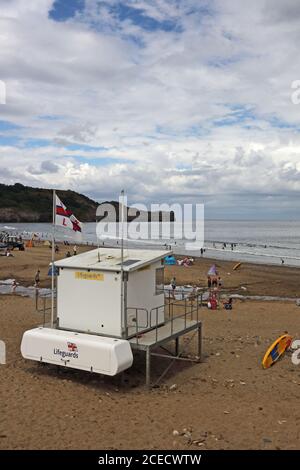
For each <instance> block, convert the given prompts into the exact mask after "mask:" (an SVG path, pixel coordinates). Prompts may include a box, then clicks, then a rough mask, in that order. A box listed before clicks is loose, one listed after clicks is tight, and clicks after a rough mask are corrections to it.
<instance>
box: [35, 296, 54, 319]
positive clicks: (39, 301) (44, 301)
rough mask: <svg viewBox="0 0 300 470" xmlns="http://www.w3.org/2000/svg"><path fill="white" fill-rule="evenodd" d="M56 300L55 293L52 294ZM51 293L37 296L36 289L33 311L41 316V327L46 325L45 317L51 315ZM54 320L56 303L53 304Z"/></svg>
mask: <svg viewBox="0 0 300 470" xmlns="http://www.w3.org/2000/svg"><path fill="white" fill-rule="evenodd" d="M54 296H55V300H56V292H55V293H54ZM51 298H52V295H51V292H49V294H43V295H39V293H38V289H37V290H36V294H35V311H36V312H38V313H42V314H43V326H45V325H46V315H47V314H51ZM54 318H56V302H54Z"/></svg>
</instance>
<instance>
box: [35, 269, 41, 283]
mask: <svg viewBox="0 0 300 470" xmlns="http://www.w3.org/2000/svg"><path fill="white" fill-rule="evenodd" d="M40 272H41V271H40V270H39V269H38V270H37V272H36V273H35V277H34V286H35V287H39V284H40Z"/></svg>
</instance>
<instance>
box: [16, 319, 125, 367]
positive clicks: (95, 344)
mask: <svg viewBox="0 0 300 470" xmlns="http://www.w3.org/2000/svg"><path fill="white" fill-rule="evenodd" d="M21 353H22V356H23V357H24V358H25V359H31V360H33V361H39V362H46V363H49V364H55V365H59V366H66V367H70V368H73V369H80V370H86V371H90V372H95V373H98V374H104V375H110V376H113V375H116V374H118V373H119V372H122V371H123V370H126V369H128V368H129V367H131V366H132V362H133V355H132V350H131V346H130V343H129V342H128V341H126V340H123V339H115V338H108V337H104V336H94V335H89V334H85V333H74V332H70V331H64V330H57V329H53V328H44V327H39V328H35V329H33V330H28V331H26V332H25V333H24V335H23V338H22V343H21Z"/></svg>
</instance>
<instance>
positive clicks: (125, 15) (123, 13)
mask: <svg viewBox="0 0 300 470" xmlns="http://www.w3.org/2000/svg"><path fill="white" fill-rule="evenodd" d="M112 12H113V13H114V14H116V16H117V17H118V18H119V20H120V21H125V20H130V21H132V23H133V24H135V25H137V26H140V27H141V28H143V29H145V30H147V31H158V30H162V31H166V32H169V31H180V30H181V28H180V26H179V24H178V23H177V22H176V21H173V20H164V21H158V20H156V19H155V18H151V17H150V16H147V15H146V14H144V12H143V10H142V9H139V8H132V7H130V6H128V5H124V4H122V2H120V3H118V4H117V5H116V6H115V7H113V8H112Z"/></svg>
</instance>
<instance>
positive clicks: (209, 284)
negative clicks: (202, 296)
mask: <svg viewBox="0 0 300 470" xmlns="http://www.w3.org/2000/svg"><path fill="white" fill-rule="evenodd" d="M207 287H208V288H209V289H210V288H211V277H210V276H207Z"/></svg>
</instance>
